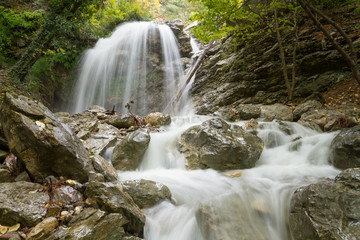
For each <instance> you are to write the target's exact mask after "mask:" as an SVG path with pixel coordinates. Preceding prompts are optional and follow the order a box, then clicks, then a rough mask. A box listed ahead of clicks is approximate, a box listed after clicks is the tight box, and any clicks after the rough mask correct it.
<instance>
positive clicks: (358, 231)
mask: <svg viewBox="0 0 360 240" xmlns="http://www.w3.org/2000/svg"><path fill="white" fill-rule="evenodd" d="M359 190H360V169H347V170H345V171H344V172H342V173H340V174H339V175H338V176H337V177H336V178H335V181H333V180H324V181H322V182H319V183H316V184H311V185H309V186H306V187H302V188H299V189H298V190H296V192H295V193H294V195H293V197H292V199H291V211H290V229H291V231H292V236H293V237H294V239H295V240H297V239H299V240H300V239H301V240H303V239H320V240H328V239H357V238H358V237H359V236H360V228H359V227H358V226H359V224H360V191H359Z"/></svg>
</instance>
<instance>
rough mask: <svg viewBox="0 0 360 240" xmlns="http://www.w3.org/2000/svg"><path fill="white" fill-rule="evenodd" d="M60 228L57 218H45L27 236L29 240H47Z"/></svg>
mask: <svg viewBox="0 0 360 240" xmlns="http://www.w3.org/2000/svg"><path fill="white" fill-rule="evenodd" d="M58 226H59V222H58V220H57V219H56V218H55V217H49V218H45V219H44V220H43V221H42V222H40V223H38V224H37V225H36V226H35V227H34V228H33V229H32V230H31V232H30V233H29V234H28V235H27V239H28V240H41V239H44V238H46V237H47V236H49V235H50V234H51V232H52V231H54V230H55V228H57V227H58Z"/></svg>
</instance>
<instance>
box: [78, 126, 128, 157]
mask: <svg viewBox="0 0 360 240" xmlns="http://www.w3.org/2000/svg"><path fill="white" fill-rule="evenodd" d="M120 134H121V133H120V131H119V129H117V128H116V127H114V126H112V125H109V124H105V123H101V124H99V125H98V128H97V130H96V132H93V133H91V135H90V136H89V138H87V139H86V140H85V141H83V144H84V146H85V148H86V149H88V150H89V151H90V152H91V153H92V154H94V155H96V154H97V155H103V154H104V153H105V151H106V149H108V148H109V147H113V146H115V144H116V142H117V141H118V139H119V138H120Z"/></svg>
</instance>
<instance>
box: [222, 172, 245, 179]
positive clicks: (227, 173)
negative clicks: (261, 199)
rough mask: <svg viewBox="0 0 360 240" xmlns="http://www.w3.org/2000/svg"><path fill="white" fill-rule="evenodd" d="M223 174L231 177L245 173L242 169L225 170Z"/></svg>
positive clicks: (237, 176)
mask: <svg viewBox="0 0 360 240" xmlns="http://www.w3.org/2000/svg"><path fill="white" fill-rule="evenodd" d="M223 175H224V176H225V177H230V178H239V177H241V176H242V175H243V172H242V171H241V170H233V171H228V172H224V173H223Z"/></svg>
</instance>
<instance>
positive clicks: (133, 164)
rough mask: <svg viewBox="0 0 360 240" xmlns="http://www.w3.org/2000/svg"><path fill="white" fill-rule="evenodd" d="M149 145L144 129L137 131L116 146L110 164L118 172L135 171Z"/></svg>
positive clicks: (146, 132) (148, 136) (147, 133)
mask: <svg viewBox="0 0 360 240" xmlns="http://www.w3.org/2000/svg"><path fill="white" fill-rule="evenodd" d="M149 143H150V134H149V132H148V130H146V129H138V130H136V131H134V132H132V133H130V134H129V135H128V136H126V137H125V138H124V139H123V140H121V141H120V143H119V144H117V145H116V146H115V148H114V150H113V153H112V156H111V162H112V164H113V165H114V167H115V168H116V169H118V170H122V171H126V170H135V169H136V168H137V167H138V166H139V164H140V162H141V160H142V157H143V156H144V154H145V151H146V150H147V148H148V146H149Z"/></svg>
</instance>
